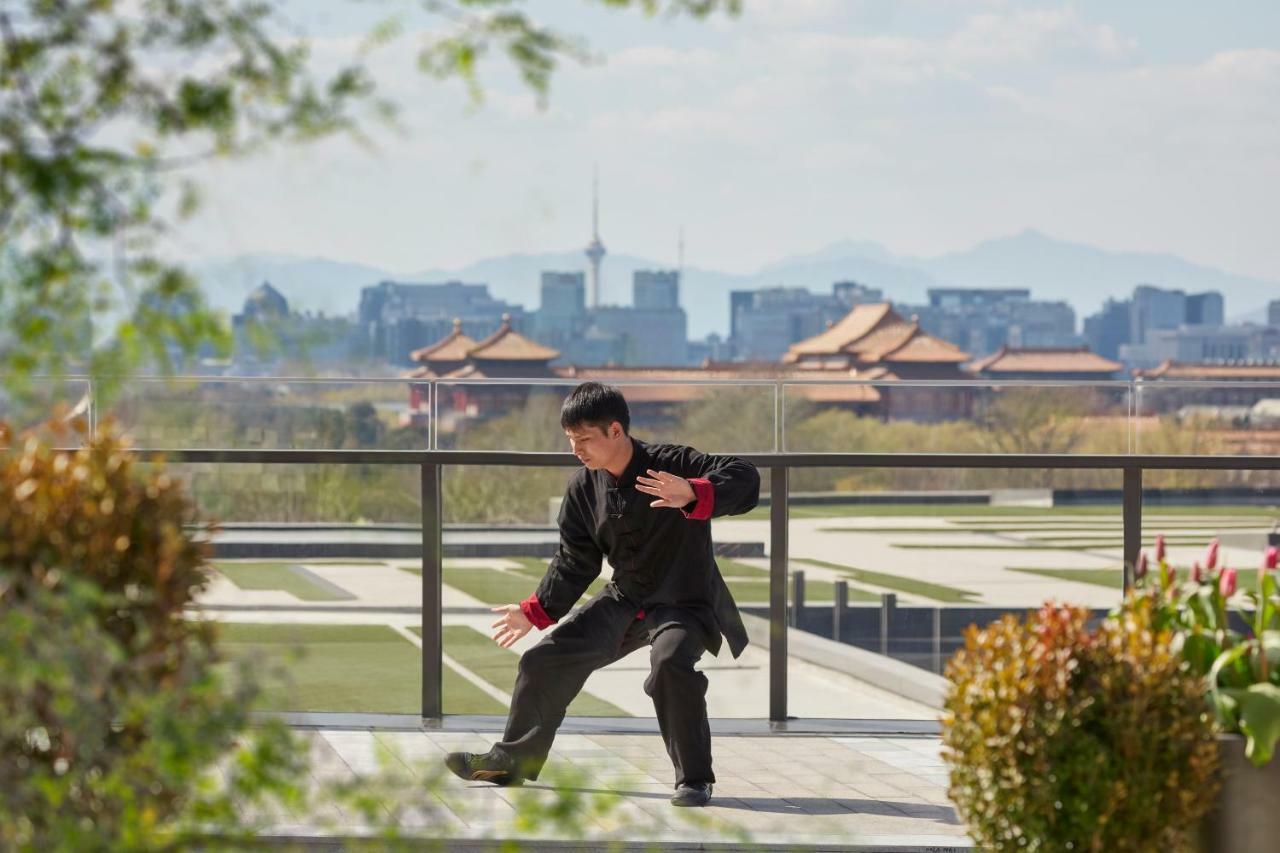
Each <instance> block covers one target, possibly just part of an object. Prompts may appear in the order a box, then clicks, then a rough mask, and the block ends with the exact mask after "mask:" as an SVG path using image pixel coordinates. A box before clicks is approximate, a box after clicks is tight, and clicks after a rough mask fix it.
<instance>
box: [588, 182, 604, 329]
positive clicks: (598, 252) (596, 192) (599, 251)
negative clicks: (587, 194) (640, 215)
mask: <svg viewBox="0 0 1280 853" xmlns="http://www.w3.org/2000/svg"><path fill="white" fill-rule="evenodd" d="M585 254H586V256H587V261H588V262H589V263H590V264H591V269H590V271H589V272H588V274H587V307H589V308H599V307H600V262H601V261H602V260H604V255H605V249H604V243H602V242H600V170H599V169H594V170H592V175H591V242H590V243H588V244H587V248H586V252H585Z"/></svg>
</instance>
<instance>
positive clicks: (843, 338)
mask: <svg viewBox="0 0 1280 853" xmlns="http://www.w3.org/2000/svg"><path fill="white" fill-rule="evenodd" d="M886 320H888V321H890V322H894V321H896V322H899V323H900V322H902V318H901V317H899V316H898V315H897V314H895V313H894V311H893V306H891V305H890V304H889V303H888V302H877V303H875V304H870V305H855V306H854V307H853V309H852V310H850V311H849V313H848V314H845V315H844V316H843V317H841V318H840V322H838V323H835V324H834V325H832V326H831V328H829V329H827V330H826V331H824V332H821V333H819V334H817V335H814V336H813V337H812V338H806V339H805V340H803V341H798V342H797V343H794V344H792V345H791V348H790V349H788V350H787V354H786V356H784V360H786V361H795V360H796V358H797V357H799V356H802V355H835V354H836V353H840V352H846V351H847V349H846V348H847V347H848V346H849V345H850V344H852V343H854V342H855V341H858V340H861V339H862V338H865V337H866V336H867V335H868V334H870V333H871V332H872V331H873V330H875V329H876V327H878V326H879V325H880V324H881V323H882V322H885V321H886Z"/></svg>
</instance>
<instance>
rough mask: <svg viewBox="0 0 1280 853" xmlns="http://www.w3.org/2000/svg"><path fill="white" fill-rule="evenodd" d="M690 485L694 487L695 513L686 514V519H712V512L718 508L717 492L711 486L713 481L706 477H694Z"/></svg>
mask: <svg viewBox="0 0 1280 853" xmlns="http://www.w3.org/2000/svg"><path fill="white" fill-rule="evenodd" d="M689 485H690V486H693V498H694V501H695V503H694V506H693V512H685V511H684V510H683V509H681V510H680V511H681V512H684V517H685V518H692V519H693V520H694V521H706V520H707V519H708V518H710V517H711V513H712V511H713V510H714V509H715V507H716V490H715V488H714V487H712V485H711V481H710V480H708V479H706V478H705V477H694V478H693V479H691V480H689Z"/></svg>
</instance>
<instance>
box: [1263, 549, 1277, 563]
mask: <svg viewBox="0 0 1280 853" xmlns="http://www.w3.org/2000/svg"><path fill="white" fill-rule="evenodd" d="M1275 567H1276V546H1275V545H1272V546H1271V547H1270V548H1268V549H1267V553H1266V554H1264V555H1263V556H1262V568H1264V569H1274V568H1275Z"/></svg>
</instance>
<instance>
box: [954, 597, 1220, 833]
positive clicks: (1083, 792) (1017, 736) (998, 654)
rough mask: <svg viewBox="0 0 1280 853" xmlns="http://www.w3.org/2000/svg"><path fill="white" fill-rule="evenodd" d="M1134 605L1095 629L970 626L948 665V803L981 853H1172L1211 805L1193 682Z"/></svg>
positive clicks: (1077, 619)
mask: <svg viewBox="0 0 1280 853" xmlns="http://www.w3.org/2000/svg"><path fill="white" fill-rule="evenodd" d="M1158 613H1159V608H1158V606H1157V604H1156V602H1155V601H1154V600H1152V599H1150V598H1145V597H1134V598H1131V599H1129V600H1128V601H1127V602H1126V603H1125V605H1124V606H1123V607H1122V608H1121V609H1120V610H1119V611H1117V612H1116V613H1115V614H1113V615H1112V616H1111V617H1110V618H1108V619H1106V620H1104V621H1103V622H1102V624H1101V625H1100V626H1098V627H1097V629H1096V630H1091V629H1090V628H1089V626H1088V624H1087V618H1088V611H1087V610H1085V609H1083V608H1077V607H1067V606H1052V605H1046V606H1045V607H1043V608H1041V609H1040V610H1039V611H1037V612H1035V613H1031V614H1029V615H1028V616H1027V618H1026V619H1018V618H1016V617H1014V616H1012V615H1007V616H1005V617H1004V618H1002V619H1000V620H998V621H996V622H993V623H992V624H990V625H989V626H987V627H986V628H981V629H980V628H978V627H977V626H971V627H970V628H969V629H968V630H967V631H966V632H965V643H964V647H963V648H962V649H961V650H959V651H958V652H957V653H956V654H955V656H954V657H953V658H952V659H951V661H950V662H949V663H948V664H947V669H946V676H947V678H948V680H949V681H950V682H951V686H950V689H949V691H948V694H947V698H946V703H945V710H944V715H943V720H942V723H943V747H944V748H943V756H944V758H945V760H946V762H947V763H948V765H949V766H950V773H951V785H950V790H949V794H950V797H951V799H952V801H953V802H954V803H955V805H956V809H957V811H958V812H959V815H960V817H961V818H962V819H963V820H964V821H965V822H966V824H967V825H968V827H969V833H970V835H971V836H972V838H973V840H974V842H975V843H976V845H977V846H978V847H979V848H981V849H984V850H986V849H990V850H1055V851H1056V850H1091V851H1113V850H1114V851H1123V850H1176V849H1181V848H1183V847H1185V846H1186V845H1187V844H1188V843H1189V837H1190V832H1191V830H1192V828H1193V827H1194V826H1195V824H1196V822H1197V821H1198V820H1199V818H1200V817H1201V815H1203V814H1204V812H1205V811H1206V810H1207V809H1208V807H1209V805H1210V804H1211V803H1212V801H1213V793H1214V787H1215V785H1216V768H1217V756H1218V753H1217V746H1216V743H1215V742H1214V738H1213V727H1212V721H1211V719H1210V715H1209V713H1208V712H1207V709H1206V708H1205V706H1204V702H1203V701H1202V698H1201V696H1202V692H1203V691H1202V686H1201V685H1202V682H1201V680H1200V679H1199V678H1198V677H1197V675H1196V673H1195V672H1193V671H1192V669H1191V667H1190V666H1189V665H1188V664H1187V663H1186V662H1185V661H1184V660H1182V658H1181V657H1180V656H1179V655H1178V653H1177V650H1176V649H1175V648H1174V646H1173V633H1172V631H1170V630H1167V629H1166V630H1159V629H1157V627H1156V625H1155V622H1156V619H1157V615H1158Z"/></svg>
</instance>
